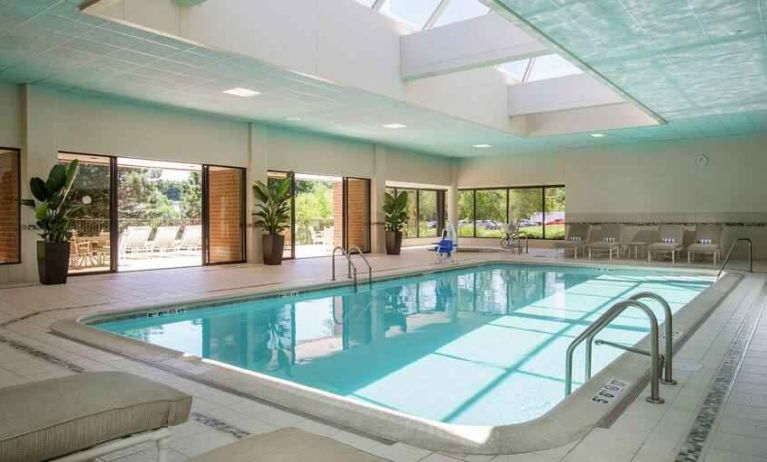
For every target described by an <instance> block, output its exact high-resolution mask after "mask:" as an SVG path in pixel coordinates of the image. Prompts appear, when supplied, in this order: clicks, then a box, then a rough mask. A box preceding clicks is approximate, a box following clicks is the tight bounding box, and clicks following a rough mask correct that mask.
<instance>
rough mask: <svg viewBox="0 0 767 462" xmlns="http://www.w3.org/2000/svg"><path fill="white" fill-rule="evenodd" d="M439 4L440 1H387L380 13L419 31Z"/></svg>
mask: <svg viewBox="0 0 767 462" xmlns="http://www.w3.org/2000/svg"><path fill="white" fill-rule="evenodd" d="M439 3H440V0H388V1H386V2H385V3H384V4H383V6H382V7H381V12H382V13H384V14H386V15H387V16H391V17H393V18H395V19H399V20H401V21H403V22H406V23H407V24H409V25H411V26H413V27H414V28H415V29H417V30H421V29H423V27H424V26H425V25H426V21H428V20H429V18H430V17H431V15H432V14H433V13H434V11H435V10H436V8H437V6H439Z"/></svg>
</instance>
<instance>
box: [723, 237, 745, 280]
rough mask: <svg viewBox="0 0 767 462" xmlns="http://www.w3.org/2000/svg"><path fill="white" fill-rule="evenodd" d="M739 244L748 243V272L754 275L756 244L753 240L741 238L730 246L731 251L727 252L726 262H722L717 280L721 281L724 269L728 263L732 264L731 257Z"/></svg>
mask: <svg viewBox="0 0 767 462" xmlns="http://www.w3.org/2000/svg"><path fill="white" fill-rule="evenodd" d="M739 242H746V243H748V272H749V273H753V272H754V243H753V242H751V238H748V237H739V238H737V239H735V241H734V242H733V243H732V245H731V246H730V250H728V251H727V256H726V257H724V260H722V264H721V266H719V272H718V273H716V278H717V279H719V276H721V275H722V272H724V268H725V267H726V266H727V263H729V262H730V257H732V251H733V250H735V247H736V246H737V245H738V243H739Z"/></svg>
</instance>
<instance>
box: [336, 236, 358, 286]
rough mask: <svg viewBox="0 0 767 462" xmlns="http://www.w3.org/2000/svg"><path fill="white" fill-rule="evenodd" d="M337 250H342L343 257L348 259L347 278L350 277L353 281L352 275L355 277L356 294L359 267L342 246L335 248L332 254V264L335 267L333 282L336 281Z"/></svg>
mask: <svg viewBox="0 0 767 462" xmlns="http://www.w3.org/2000/svg"><path fill="white" fill-rule="evenodd" d="M336 250H340V251H341V255H343V256H344V257H345V258H346V262H347V267H346V277H348V278H349V279H352V275H353V276H354V291H355V292H356V291H357V265H355V264H354V262H352V256H351V255H350V254H349V252H347V251H346V250H344V248H343V247H341V246H336V247H334V248H333V253H332V254H331V263H332V265H333V269H332V275H333V276H332V277H333V279H332V280H333V281H335V280H336ZM352 269H353V270H354V272H352Z"/></svg>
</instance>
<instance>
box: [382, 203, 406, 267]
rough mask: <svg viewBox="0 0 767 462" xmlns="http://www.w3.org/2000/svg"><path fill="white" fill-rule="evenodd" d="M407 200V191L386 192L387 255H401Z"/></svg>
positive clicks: (384, 207)
mask: <svg viewBox="0 0 767 462" xmlns="http://www.w3.org/2000/svg"><path fill="white" fill-rule="evenodd" d="M407 200H408V196H407V193H406V192H405V191H400V192H399V193H397V194H392V193H385V196H384V206H383V211H384V228H385V230H386V254H387V255H399V254H400V250H401V249H402V228H403V227H404V226H405V224H406V223H407Z"/></svg>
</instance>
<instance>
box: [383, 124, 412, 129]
mask: <svg viewBox="0 0 767 462" xmlns="http://www.w3.org/2000/svg"><path fill="white" fill-rule="evenodd" d="M382 127H383V128H405V127H407V125H405V124H383V125H382Z"/></svg>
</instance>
